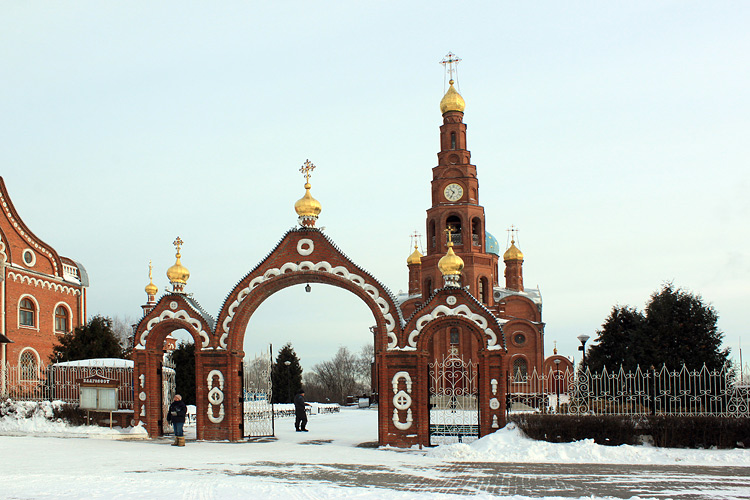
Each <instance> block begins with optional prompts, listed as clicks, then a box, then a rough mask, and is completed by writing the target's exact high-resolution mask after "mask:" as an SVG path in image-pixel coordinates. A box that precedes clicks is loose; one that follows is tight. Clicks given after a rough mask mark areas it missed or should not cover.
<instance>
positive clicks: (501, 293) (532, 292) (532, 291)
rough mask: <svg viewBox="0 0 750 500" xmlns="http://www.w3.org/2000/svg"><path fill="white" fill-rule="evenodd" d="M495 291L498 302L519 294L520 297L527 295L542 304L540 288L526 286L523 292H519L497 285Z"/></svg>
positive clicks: (536, 302)
mask: <svg viewBox="0 0 750 500" xmlns="http://www.w3.org/2000/svg"><path fill="white" fill-rule="evenodd" d="M494 292H495V301H496V302H499V301H501V300H503V299H504V298H505V297H508V296H510V295H518V296H520V297H526V298H527V299H529V300H531V301H532V302H534V303H535V304H537V305H540V306H541V305H542V292H541V291H539V288H524V290H523V292H519V291H517V290H511V289H509V288H501V287H495V289H494Z"/></svg>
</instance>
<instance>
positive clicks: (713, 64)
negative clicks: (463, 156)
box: [0, 0, 750, 367]
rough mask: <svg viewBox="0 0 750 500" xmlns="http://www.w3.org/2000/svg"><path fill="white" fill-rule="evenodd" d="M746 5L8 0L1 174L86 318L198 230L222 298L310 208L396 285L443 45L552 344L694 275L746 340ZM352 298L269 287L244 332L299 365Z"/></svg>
mask: <svg viewBox="0 0 750 500" xmlns="http://www.w3.org/2000/svg"><path fill="white" fill-rule="evenodd" d="M748 26H750V3H747V2H739V1H738V2H722V1H710V2H691V1H664V2H658V1H653V0H649V1H642V2H638V1H630V2H584V1H579V2H552V1H549V2H541V1H540V2H502V1H497V2H455V1H453V2H439V1H431V2H391V1H382V2H351V1H347V2H309V1H285V2H250V1H223V2H211V3H206V2H184V1H180V2H177V1H163V2H138V1H136V2H98V1H91V2H34V1H28V2H11V1H0V135H1V136H2V140H1V142H0V175H2V176H3V178H4V179H5V182H6V184H7V187H8V189H9V191H10V195H11V198H12V200H13V202H14V203H15V205H16V208H17V209H18V211H19V213H20V215H21V217H22V218H23V220H24V221H25V222H26V223H27V225H28V226H29V227H30V228H31V230H32V231H33V232H34V233H35V234H36V235H37V236H38V237H40V238H41V239H42V240H43V241H45V242H47V243H49V244H50V245H52V246H53V247H54V248H56V249H57V250H58V252H59V253H60V254H61V255H64V256H68V257H71V258H73V259H75V260H78V261H80V262H82V263H83V264H84V265H85V266H86V268H87V270H88V272H89V274H90V277H91V287H90V289H89V295H88V297H89V301H88V304H89V315H90V316H91V315H93V314H97V313H100V314H104V315H109V316H119V317H129V318H132V319H133V320H137V318H139V317H140V311H141V309H140V305H141V304H143V303H144V301H145V293H144V292H143V287H144V286H145V285H146V284H147V283H148V261H149V259H152V260H153V262H154V267H155V282H156V284H157V285H158V286H159V287H160V288H162V289H163V288H164V287H165V286H166V285H167V280H166V277H165V275H164V273H165V271H166V269H167V268H168V267H169V266H170V265H172V264H173V263H174V248H173V246H172V241H173V240H174V239H175V237H176V236H177V235H179V236H180V237H181V238H182V239H183V240H184V241H185V244H184V247H183V264H184V265H185V266H186V267H188V268H189V270H190V272H191V273H192V276H191V278H190V281H189V283H188V286H187V289H186V291H189V292H191V293H193V294H194V296H195V298H196V299H197V300H198V301H199V302H201V304H203V306H204V307H205V308H206V309H207V310H208V311H209V312H210V313H211V314H212V315H214V316H216V315H217V314H218V311H219V309H220V307H221V305H222V303H223V301H224V299H225V297H226V296H227V294H228V293H229V291H230V290H231V288H232V287H233V286H234V284H235V283H236V282H237V281H238V280H240V279H241V278H242V277H243V276H244V275H245V273H246V272H247V271H249V270H250V269H252V268H253V267H254V266H255V265H256V264H257V263H258V262H259V261H260V260H261V259H262V258H263V257H264V256H265V255H266V254H267V253H268V252H269V251H270V250H271V249H272V248H273V247H274V246H275V244H276V243H277V241H278V240H279V238H280V237H281V236H282V235H283V233H284V232H285V231H286V230H287V229H289V228H290V227H292V226H293V225H295V224H296V214H295V213H294V209H293V205H294V202H295V201H296V200H297V199H298V198H300V197H301V196H302V194H303V193H304V190H303V187H302V186H303V184H304V179H303V177H302V176H301V174H300V173H299V172H298V170H299V167H300V165H301V164H302V163H303V162H304V161H305V159H307V158H309V159H310V160H311V161H313V162H314V163H315V164H316V165H317V169H316V170H315V172H314V174H313V177H312V179H311V183H312V185H313V188H312V193H313V196H315V197H316V198H317V199H318V200H320V202H321V203H322V205H323V212H322V213H321V217H320V220H319V226H325V227H326V233H327V234H328V235H329V236H330V237H331V238H332V239H333V240H334V241H335V242H336V243H337V244H338V245H339V247H340V248H341V249H342V250H343V251H344V252H345V253H347V254H348V255H349V257H350V258H352V259H353V260H354V261H355V262H356V263H358V264H359V265H361V266H362V267H364V268H365V269H367V270H369V271H370V272H371V273H372V274H373V275H374V276H375V277H377V278H378V279H380V280H381V281H382V282H383V283H385V284H386V286H388V287H390V288H391V290H392V291H393V292H394V293H398V291H399V290H400V289H405V288H407V269H406V258H407V257H408V255H409V254H410V252H411V250H410V240H409V234H410V233H411V232H412V231H414V230H418V231H420V232H421V233H424V224H425V222H424V221H425V210H426V209H427V208H429V205H430V179H431V168H432V167H434V166H435V165H436V162H437V158H436V153H437V151H438V127H439V126H440V124H441V116H440V111H439V107H438V103H439V101H440V99H441V97H442V95H443V92H444V78H443V67H442V66H441V65H439V64H438V62H439V61H440V60H441V59H442V57H443V56H444V55H445V54H446V53H447V52H448V51H453V52H455V53H456V54H457V55H458V56H459V57H461V58H462V59H463V61H462V62H461V63H460V65H459V68H458V70H459V71H458V81H459V84H460V91H461V93H462V95H463V97H464V98H465V100H466V113H465V122H466V123H467V124H468V147H469V149H470V150H471V152H472V161H473V163H474V164H476V165H477V168H478V172H479V180H480V203H481V204H482V205H483V206H484V207H485V211H486V219H487V229H488V230H489V231H490V232H491V233H493V234H494V235H495V236H496V237H497V238H498V240H499V241H500V244H501V246H504V245H505V243H506V235H507V233H506V229H507V228H508V227H509V226H510V225H511V224H515V225H516V226H517V227H519V228H520V233H519V239H520V244H519V247H520V248H521V250H522V251H523V252H524V254H525V257H526V260H525V262H524V280H525V284H526V286H527V287H535V286H537V285H538V286H539V288H540V289H541V292H542V297H543V300H544V310H543V314H544V317H543V319H544V321H545V322H546V323H547V327H546V341H547V354H549V353H551V351H552V342H553V341H554V340H557V341H558V345H559V347H560V350H561V353H562V354H565V355H569V356H572V355H576V357H578V353H577V352H576V350H575V348H576V345H577V340H576V339H575V337H576V336H577V335H579V334H581V333H586V334H589V335H591V336H592V337H594V336H595V331H596V329H597V328H599V327H600V325H601V324H602V322H603V321H604V319H605V318H606V316H607V315H608V314H609V312H610V309H611V308H612V306H613V305H614V304H622V305H625V304H628V305H633V306H638V307H643V306H644V304H645V302H646V301H647V300H648V297H649V295H650V294H651V293H652V292H654V291H655V290H657V289H658V288H659V287H660V286H661V284H662V283H663V282H664V281H666V280H673V281H674V283H675V285H677V286H680V287H685V288H687V289H690V290H692V291H694V292H696V293H700V294H701V295H702V296H703V297H704V299H705V300H706V301H707V302H710V303H711V304H713V306H714V307H715V308H716V309H717V310H718V313H719V315H720V318H721V319H720V321H719V326H720V328H721V329H722V330H723V331H724V332H725V334H726V337H725V341H726V344H727V345H728V346H729V347H731V348H732V350H733V352H734V353H735V354H736V353H737V351H738V347H739V344H740V338H741V337H744V340H745V342H747V339H748V334H747V328H746V323H747V320H746V319H745V315H746V314H747V310H748V308H747V304H748V303H749V302H750V252H749V250H748V248H750V230H748V220H750V197H748V196H747V191H748V190H749V189H750V174H748V159H750V137H749V136H750V134H749V132H750V130H749V129H750V127H749V124H750V118H748V117H750V93H749V92H748V89H750V65H748V54H750V30H748ZM373 323H374V320H373V318H372V315H371V313H370V312H369V310H368V309H367V308H366V307H365V306H364V304H362V303H361V302H359V301H358V300H357V299H356V298H355V297H354V296H353V295H351V294H349V293H347V292H345V291H342V290H339V289H334V288H332V287H325V286H323V285H313V292H312V293H310V294H305V293H304V291H302V288H301V287H296V288H292V289H287V290H285V291H283V292H280V293H278V294H276V295H274V296H272V297H271V298H270V299H269V300H268V301H267V302H265V303H264V304H263V305H262V306H261V308H260V309H259V310H258V311H257V313H256V315H255V316H254V317H253V318H252V319H251V322H250V326H249V330H248V335H247V339H246V350H247V351H257V350H260V349H261V348H262V346H263V344H265V343H268V342H270V341H273V343H274V347H275V349H277V348H278V347H280V346H281V344H283V343H284V342H286V341H288V340H290V341H292V342H293V343H294V345H295V347H296V348H297V351H298V354H299V355H300V357H301V358H302V360H303V365H304V366H306V367H307V366H310V365H311V364H312V363H314V362H317V361H320V360H322V359H326V358H329V357H331V356H332V355H333V353H334V352H335V350H336V349H337V348H338V346H339V345H347V346H350V347H352V348H355V349H358V348H359V347H360V346H361V345H362V344H364V343H366V342H368V341H369V333H368V330H367V329H368V327H369V326H370V325H372V324H373Z"/></svg>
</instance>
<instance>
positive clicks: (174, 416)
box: [167, 394, 187, 446]
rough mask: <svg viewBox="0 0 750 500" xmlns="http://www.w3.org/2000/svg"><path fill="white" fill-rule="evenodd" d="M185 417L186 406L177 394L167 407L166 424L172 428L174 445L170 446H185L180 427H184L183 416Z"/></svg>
mask: <svg viewBox="0 0 750 500" xmlns="http://www.w3.org/2000/svg"><path fill="white" fill-rule="evenodd" d="M186 415H187V405H185V402H184V401H183V400H182V396H180V395H179V394H175V395H174V401H172V404H171V405H169V411H167V422H169V423H170V424H172V427H173V428H174V443H172V446H185V436H184V435H183V433H182V427H183V426H184V425H185V416H186Z"/></svg>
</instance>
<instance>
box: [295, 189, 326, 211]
mask: <svg viewBox="0 0 750 500" xmlns="http://www.w3.org/2000/svg"><path fill="white" fill-rule="evenodd" d="M311 187H312V186H310V183H309V182H308V183H306V184H305V196H303V197H302V198H300V199H299V200H297V203H295V204H294V210H295V211H296V212H297V215H299V216H300V217H317V216H318V215H319V214H320V211H321V210H322V209H323V207H322V206H321V205H320V202H319V201H318V200H316V199H315V198H313V197H312V195H311V194H310V188H311Z"/></svg>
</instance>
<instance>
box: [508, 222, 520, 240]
mask: <svg viewBox="0 0 750 500" xmlns="http://www.w3.org/2000/svg"><path fill="white" fill-rule="evenodd" d="M506 231H508V234H509V235H510V242H511V243H515V242H516V239H517V238H518V228H517V227H516V226H515V225H513V224H511V225H510V229H506Z"/></svg>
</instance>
